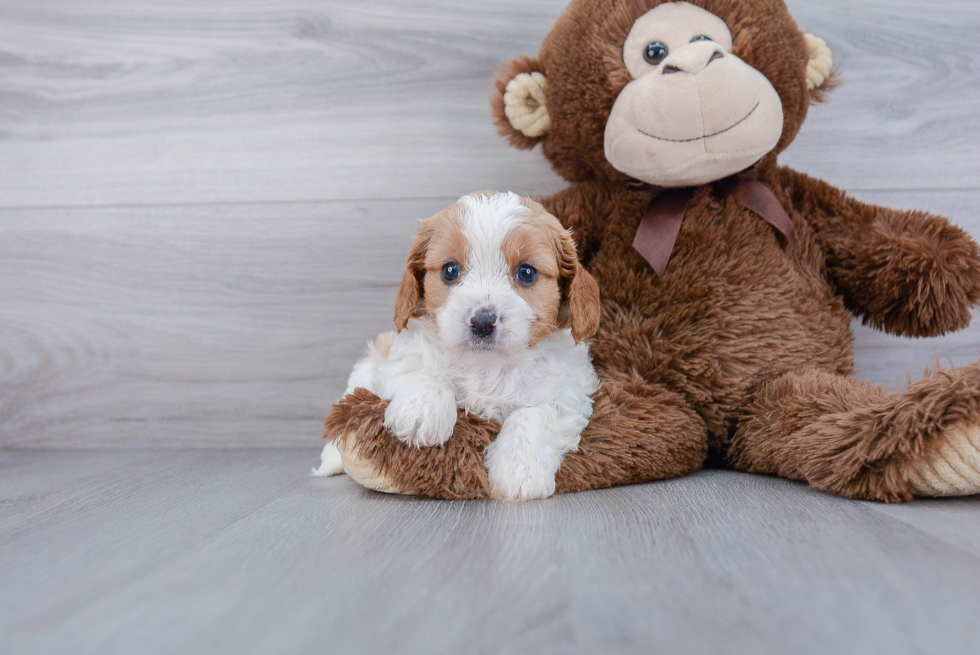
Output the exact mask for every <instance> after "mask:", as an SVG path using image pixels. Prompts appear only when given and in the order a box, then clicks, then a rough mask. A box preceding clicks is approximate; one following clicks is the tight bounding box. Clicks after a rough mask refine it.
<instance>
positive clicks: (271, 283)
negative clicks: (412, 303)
mask: <svg viewBox="0 0 980 655" xmlns="http://www.w3.org/2000/svg"><path fill="white" fill-rule="evenodd" d="M862 198H863V199H865V200H868V201H870V202H879V203H882V204H886V205H891V206H897V207H913V206H917V207H922V208H926V209H930V210H932V211H936V212H940V213H945V214H947V215H949V216H951V217H952V218H953V219H954V220H956V221H957V222H959V223H960V224H962V225H964V226H966V227H967V228H968V229H970V230H971V231H972V233H973V234H974V235H975V236H977V237H978V238H980V220H978V219H977V218H974V214H973V208H974V207H977V206H980V192H945V191H944V192H913V193H907V192H903V193H897V192H887V193H886V192H879V193H867V194H863V195H862ZM451 201H452V199H450V198H440V199H428V200H414V201H407V200H405V201H372V202H337V203H292V204H249V203H245V204H229V205H186V206H163V207H148V208H142V207H125V208H76V209H59V208H48V209H30V210H2V209H0V290H2V295H3V297H4V299H5V301H4V303H3V304H2V305H0V445H3V446H29V445H33V446H41V447H57V446H63V445H71V446H81V445H86V446H106V445H136V444H140V445H148V446H158V447H159V446H166V447H182V446H187V445H205V446H244V445H264V446H304V445H309V444H312V443H315V442H316V441H317V440H318V439H319V437H320V434H321V429H320V425H321V421H322V419H323V416H325V415H326V412H327V410H328V409H329V406H330V404H331V403H332V402H333V400H335V399H336V398H337V397H338V396H339V395H340V393H341V392H342V391H343V388H344V385H345V382H346V378H347V374H348V373H349V370H350V367H351V366H352V365H353V363H354V361H355V360H356V359H357V358H358V357H359V356H360V354H361V353H362V351H363V349H364V347H365V344H366V342H367V340H368V339H369V338H371V337H372V336H374V335H376V334H378V333H379V332H382V331H384V330H388V329H390V325H391V312H392V307H393V302H394V290H395V285H396V284H397V282H398V280H399V279H400V277H401V274H402V271H403V265H404V264H403V262H404V258H405V254H406V252H407V249H408V244H409V243H410V237H411V234H412V232H413V231H414V229H415V224H416V219H417V218H421V217H425V216H429V215H431V214H433V213H435V212H436V211H438V210H439V209H441V208H442V207H443V206H444V205H446V204H448V203H449V202H451ZM856 333H857V334H856V359H857V368H858V374H859V376H861V377H863V378H866V379H871V380H873V381H875V382H878V383H881V384H885V385H886V386H888V388H892V389H894V388H896V387H897V386H898V385H899V384H900V383H903V382H904V381H905V377H906V371H907V370H909V371H911V374H912V377H913V379H916V378H918V377H919V376H920V375H921V373H922V371H923V370H924V369H925V368H926V367H927V366H930V365H932V364H934V363H935V362H936V361H937V360H939V361H941V362H943V363H946V364H948V362H949V361H952V362H954V363H955V364H958V365H960V364H967V363H969V362H972V361H975V360H976V359H977V358H978V357H980V323H978V324H976V325H974V326H973V327H971V328H970V329H968V330H965V331H963V332H960V333H956V334H953V335H949V336H947V337H943V338H940V339H921V340H912V339H901V338H897V337H891V336H888V335H885V334H882V333H879V332H875V331H873V330H871V329H868V328H863V327H861V326H860V325H856Z"/></svg>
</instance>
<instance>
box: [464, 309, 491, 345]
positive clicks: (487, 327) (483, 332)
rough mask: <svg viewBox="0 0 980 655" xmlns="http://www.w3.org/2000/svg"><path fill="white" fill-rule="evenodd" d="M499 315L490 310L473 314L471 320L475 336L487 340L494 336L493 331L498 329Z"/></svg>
mask: <svg viewBox="0 0 980 655" xmlns="http://www.w3.org/2000/svg"><path fill="white" fill-rule="evenodd" d="M496 324H497V314H496V313H494V312H493V311H491V310H489V309H481V310H479V311H477V312H476V314H473V318H471V319H470V329H471V330H472V331H473V334H475V335H476V336H478V337H480V338H481V339H485V338H487V337H489V336H490V335H491V334H493V329H494V328H495V327H497V325H496Z"/></svg>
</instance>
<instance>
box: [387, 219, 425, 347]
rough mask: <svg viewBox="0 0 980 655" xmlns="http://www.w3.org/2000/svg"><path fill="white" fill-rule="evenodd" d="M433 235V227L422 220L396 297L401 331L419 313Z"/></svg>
mask: <svg viewBox="0 0 980 655" xmlns="http://www.w3.org/2000/svg"><path fill="white" fill-rule="evenodd" d="M431 236H432V230H431V228H430V227H429V225H427V224H426V222H425V221H422V225H421V226H420V227H419V229H418V231H417V232H416V233H415V238H414V240H413V241H412V249H411V251H409V253H408V261H407V262H405V273H404V275H402V282H401V284H400V285H399V286H398V296H397V297H396V298H395V329H396V330H397V331H399V332H401V331H402V330H404V329H405V328H406V327H407V326H408V319H410V318H412V317H413V316H418V315H419V304H420V303H421V302H422V294H423V286H424V285H423V282H422V278H423V277H424V276H425V253H426V250H428V248H429V238H430V237H431Z"/></svg>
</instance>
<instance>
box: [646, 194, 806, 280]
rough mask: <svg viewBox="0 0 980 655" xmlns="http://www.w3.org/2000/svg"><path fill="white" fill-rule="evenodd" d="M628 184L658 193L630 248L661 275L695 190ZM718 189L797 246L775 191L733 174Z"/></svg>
mask: <svg viewBox="0 0 980 655" xmlns="http://www.w3.org/2000/svg"><path fill="white" fill-rule="evenodd" d="M629 186H630V188H632V189H636V190H644V191H653V192H655V193H656V194H657V195H655V196H654V197H653V198H651V200H650V204H649V205H647V210H646V213H645V214H644V215H643V220H642V221H640V226H639V228H637V230H636V237H634V239H633V247H634V248H635V249H636V250H637V252H639V253H640V254H641V255H642V256H643V259H645V260H646V261H647V262H648V263H649V264H650V266H652V267H653V270H655V271H656V272H657V275H659V276H663V274H664V271H666V270H667V262H669V261H670V255H671V253H672V252H673V250H674V243H675V242H676V241H677V235H678V234H680V231H681V223H682V222H683V221H684V214H685V213H686V212H687V206H688V204H690V202H691V198H693V197H694V191H695V189H694V188H686V189H662V188H659V187H654V186H652V185H649V184H645V183H643V182H631V183H630V185H629ZM717 191H718V192H719V193H720V194H721V195H722V196H723V197H725V198H733V199H734V200H735V201H736V202H738V203H739V204H741V205H744V206H745V207H748V208H749V209H751V210H752V211H753V212H755V213H756V214H758V215H759V216H761V217H762V218H764V219H765V220H766V221H768V222H769V223H770V224H771V225H772V226H773V227H774V228H776V229H777V230H779V232H780V233H781V234H782V235H783V236H784V237H786V243H787V244H788V245H789V246H790V247H793V248H795V247H796V229H795V228H794V227H793V221H792V219H791V218H790V217H789V215H788V214H787V213H786V210H785V209H783V206H782V205H781V204H780V202H779V199H778V198H776V194H774V193H773V192H772V190H771V189H770V188H769V187H767V186H766V185H765V184H763V183H762V182H756V181H755V180H747V179H745V178H743V177H735V178H729V179H726V180H724V181H722V182H721V183H720V184H719V185H718V186H717Z"/></svg>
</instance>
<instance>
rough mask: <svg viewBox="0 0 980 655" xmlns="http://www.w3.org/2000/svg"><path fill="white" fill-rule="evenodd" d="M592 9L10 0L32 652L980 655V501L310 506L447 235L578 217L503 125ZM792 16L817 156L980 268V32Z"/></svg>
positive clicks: (15, 580)
mask: <svg viewBox="0 0 980 655" xmlns="http://www.w3.org/2000/svg"><path fill="white" fill-rule="evenodd" d="M564 4H565V0H541V1H539V2H534V3H528V2H524V1H523V0H424V1H422V0H419V1H412V2H407V1H405V0H397V1H396V0H286V1H285V2H280V1H277V0H239V1H236V2H234V3H232V2H222V1H221V0H197V1H196V2H159V1H156V2H153V1H151V0H127V1H125V2H123V1H121V0H116V1H113V0H88V1H87V2H71V1H68V0H36V1H32V2H15V1H14V0H0V653H4V654H6V653H32V654H33V653H47V652H74V653H114V652H126V653H133V652H139V653H143V652H147V653H154V652H160V653H164V652H166V653H172V652H186V653H218V652H237V653H251V652H255V653H265V652H314V651H315V652H323V651H326V652H391V651H405V652H528V651H531V650H540V651H545V652H550V651H554V652H573V651H582V652H594V651H601V652H605V651H610V652H644V653H647V652H652V651H657V652H709V651H710V652H752V653H759V652H793V653H805V652H814V653H823V652H861V653H870V652H889V653H905V652H908V653H921V652H943V653H944V654H949V653H960V652H962V653H967V652H978V650H980V646H977V643H978V638H980V631H978V628H977V625H978V624H980V622H978V621H977V620H976V617H977V616H978V610H980V592H978V588H980V586H978V582H980V550H978V545H977V544H980V499H976V498H973V499H963V500H954V501H931V502H916V503H913V504H909V505H905V506H901V507H885V506H878V505H871V504H864V503H854V502H847V501H842V500H839V499H836V498H832V497H829V496H826V495H824V494H820V493H817V492H812V491H810V490H808V489H806V488H804V487H802V486H800V485H797V484H793V483H788V482H785V481H780V480H775V479H769V478H761V477H753V476H746V475H739V474H734V473H729V472H721V471H710V472H705V473H702V474H700V475H697V476H694V477H691V478H688V479H684V480H678V481H673V482H669V483H661V484H650V485H641V486H637V487H629V488H624V489H615V490H608V491H602V492H595V493H588V494H579V495H574V496H568V497H564V498H556V499H552V500H549V501H546V502H542V503H533V504H527V505H503V504H497V503H448V502H434V501H427V500H418V499H405V498H391V497H385V496H381V495H377V494H373V493H370V492H367V491H364V490H361V489H359V488H357V487H356V486H354V485H353V484H352V483H351V482H350V481H349V480H347V479H344V478H339V479H333V480H317V479H311V478H309V477H308V475H307V474H308V469H309V467H310V466H311V465H312V464H313V463H314V461H315V455H316V450H317V448H318V445H319V443H318V439H319V435H320V422H321V421H322V418H323V416H324V414H325V413H326V411H327V409H328V407H329V405H330V403H331V402H332V401H333V400H334V398H335V397H336V396H337V394H339V392H340V391H341V390H342V388H343V381H344V379H345V378H346V374H347V371H348V369H349V367H350V365H351V364H352V363H353V361H354V359H355V358H356V357H357V355H358V353H359V351H360V350H361V348H362V344H363V343H364V342H365V341H366V340H367V339H368V338H369V337H370V336H372V335H373V334H375V333H377V332H379V331H381V330H383V329H386V328H387V326H388V325H389V321H390V313H391V305H392V301H393V298H394V293H393V289H394V285H395V283H396V282H397V280H398V279H399V277H400V267H401V262H402V261H403V260H404V254H405V251H406V248H407V245H408V239H409V236H410V234H411V232H412V231H413V229H414V220H415V219H416V218H420V217H424V216H427V215H430V214H432V213H434V212H435V211H436V210H438V209H440V208H441V207H442V206H444V205H446V204H448V203H449V202H451V201H452V200H453V199H455V198H456V197H458V196H459V195H461V194H463V193H466V192H469V191H472V190H475V189H483V188H499V189H512V190H515V191H519V192H524V193H532V194H545V193H550V192H552V191H555V190H557V189H559V188H561V187H562V182H561V180H560V179H558V178H557V177H556V176H555V175H554V174H553V173H552V172H551V171H550V170H549V169H548V167H547V165H546V164H545V163H544V161H543V159H542V157H541V155H540V153H539V152H537V151H534V152H517V151H514V150H511V149H508V148H507V147H506V146H505V145H504V144H503V143H502V141H501V140H500V139H499V138H498V137H497V136H496V135H495V133H494V130H493V128H492V126H491V125H490V120H489V110H488V105H487V99H486V98H487V92H488V88H489V81H490V78H491V75H492V72H493V69H494V67H495V66H496V65H497V64H499V63H500V62H502V61H504V60H506V59H508V58H510V57H513V56H515V55H518V54H522V53H533V52H534V51H536V49H537V47H538V45H539V43H540V41H541V39H542V37H543V36H544V34H545V33H546V32H547V30H548V28H549V27H550V25H551V23H552V22H553V21H554V19H555V18H556V17H557V15H558V14H559V13H560V11H561V9H562V7H563V5H564ZM789 4H790V6H791V9H792V10H793V12H794V15H795V16H796V18H797V20H798V22H799V23H800V25H801V27H802V28H803V29H806V30H808V31H813V32H815V33H817V34H819V35H821V36H822V37H824V38H825V39H826V40H827V41H828V43H829V44H830V46H831V48H832V49H833V50H834V54H835V58H836V60H837V62H838V64H839V66H840V68H841V70H842V72H843V78H842V79H843V86H841V87H840V88H839V89H838V90H837V91H835V92H834V93H833V94H832V96H831V100H830V103H829V104H827V105H823V106H819V107H816V108H814V109H813V111H812V112H811V116H810V119H809V120H808V122H807V124H806V125H805V126H804V129H803V131H802V133H801V135H800V137H799V139H798V140H797V142H796V143H795V144H794V145H793V146H792V147H791V148H790V150H789V151H788V152H787V153H786V154H785V155H784V157H783V161H784V163H787V164H790V165H792V166H794V167H797V168H799V169H801V170H804V171H806V172H808V173H811V174H813V175H816V176H818V177H822V178H824V179H826V180H828V181H830V182H831V183H833V184H836V185H838V186H840V187H842V188H845V189H847V190H849V191H851V192H852V193H854V195H856V196H858V197H860V198H862V199H866V200H868V201H871V202H877V203H881V204H886V205H891V206H896V207H907V208H921V209H927V210H930V211H934V212H938V213H943V214H946V215H948V216H950V217H951V218H952V219H953V220H954V221H956V222H957V223H959V224H960V225H963V226H964V227H965V228H967V229H968V230H970V231H971V232H972V233H973V234H974V235H975V236H977V237H978V238H980V216H978V208H980V109H978V108H980V48H978V47H976V45H975V44H976V35H977V34H978V33H980V4H978V3H977V1H976V0H930V2H922V1H921V0H861V1H855V0H790V2H789ZM855 333H856V337H857V342H856V357H857V366H858V372H859V375H860V376H861V377H863V378H866V379H870V380H873V381H875V382H878V383H881V384H885V385H887V386H888V387H889V388H895V386H896V385H901V384H903V383H904V380H905V376H906V372H907V371H908V372H910V374H911V376H912V378H913V379H914V378H916V377H918V376H919V375H920V374H921V372H922V370H923V369H924V368H925V367H927V366H929V365H931V364H932V363H933V362H934V361H935V360H937V359H939V360H941V361H942V362H944V363H948V362H949V361H952V362H953V363H955V364H965V363H968V362H971V361H975V360H976V359H977V358H978V357H980V321H977V322H976V325H974V326H973V327H971V328H970V329H969V330H966V331H964V332H961V333H959V334H955V335H950V336H947V337H944V338H940V339H928V340H917V341H915V340H906V339H898V338H894V337H889V336H886V335H882V334H879V333H876V332H873V331H871V330H868V329H865V328H862V327H861V326H859V325H855Z"/></svg>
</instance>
